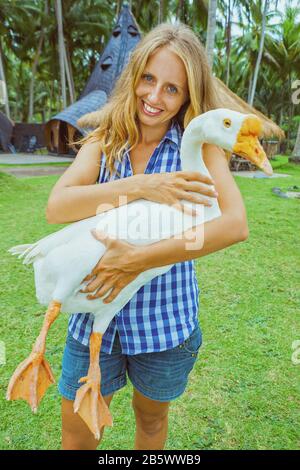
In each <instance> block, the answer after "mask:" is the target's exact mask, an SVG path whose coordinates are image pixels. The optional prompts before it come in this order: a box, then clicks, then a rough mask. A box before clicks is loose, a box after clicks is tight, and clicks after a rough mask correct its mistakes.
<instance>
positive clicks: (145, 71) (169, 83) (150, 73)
mask: <svg viewBox="0 0 300 470" xmlns="http://www.w3.org/2000/svg"><path fill="white" fill-rule="evenodd" d="M143 73H144V74H145V73H147V74H149V75H152V77H154V78H157V77H156V76H155V75H154V74H153V73H152V72H149V71H148V70H144V72H143ZM168 85H173V86H177V87H178V88H181V89H182V90H183V87H182V86H180V85H177V83H171V82H168Z"/></svg>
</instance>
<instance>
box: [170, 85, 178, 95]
mask: <svg viewBox="0 0 300 470" xmlns="http://www.w3.org/2000/svg"><path fill="white" fill-rule="evenodd" d="M169 90H170V91H171V93H172V94H173V95H174V94H175V93H177V88H176V87H175V86H172V85H170V86H169Z"/></svg>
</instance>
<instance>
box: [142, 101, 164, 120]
mask: <svg viewBox="0 0 300 470" xmlns="http://www.w3.org/2000/svg"><path fill="white" fill-rule="evenodd" d="M141 103H142V110H143V112H144V113H145V114H146V115H147V116H159V115H160V114H161V113H162V112H163V110H162V109H159V108H155V107H153V106H150V105H149V104H148V103H146V101H144V100H141Z"/></svg>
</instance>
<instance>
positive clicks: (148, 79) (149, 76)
mask: <svg viewBox="0 0 300 470" xmlns="http://www.w3.org/2000/svg"><path fill="white" fill-rule="evenodd" d="M143 78H144V79H145V80H146V82H150V81H151V80H152V76H151V75H148V74H145V75H143Z"/></svg>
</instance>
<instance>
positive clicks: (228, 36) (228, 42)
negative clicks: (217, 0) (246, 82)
mask: <svg viewBox="0 0 300 470" xmlns="http://www.w3.org/2000/svg"><path fill="white" fill-rule="evenodd" d="M230 52H231V0H229V1H228V17H227V27H226V86H228V85H229V79H230Z"/></svg>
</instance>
